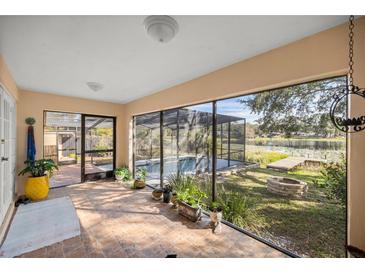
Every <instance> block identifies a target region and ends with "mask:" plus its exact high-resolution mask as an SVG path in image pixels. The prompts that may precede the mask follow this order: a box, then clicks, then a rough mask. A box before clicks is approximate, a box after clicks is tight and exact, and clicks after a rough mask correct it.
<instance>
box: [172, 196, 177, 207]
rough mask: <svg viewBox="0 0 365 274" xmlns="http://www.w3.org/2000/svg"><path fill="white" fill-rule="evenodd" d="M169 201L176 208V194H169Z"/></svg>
mask: <svg viewBox="0 0 365 274" xmlns="http://www.w3.org/2000/svg"><path fill="white" fill-rule="evenodd" d="M171 203H172V204H173V207H174V208H176V207H177V195H176V193H172V196H171Z"/></svg>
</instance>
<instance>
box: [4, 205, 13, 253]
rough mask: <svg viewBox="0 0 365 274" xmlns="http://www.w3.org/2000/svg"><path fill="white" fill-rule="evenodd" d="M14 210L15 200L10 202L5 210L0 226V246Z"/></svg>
mask: <svg viewBox="0 0 365 274" xmlns="http://www.w3.org/2000/svg"><path fill="white" fill-rule="evenodd" d="M14 212H15V201H13V202H12V203H11V204H10V206H9V209H8V211H7V212H6V215H5V218H4V221H3V223H2V224H1V226H0V246H1V245H2V243H3V242H4V240H5V236H6V233H7V232H8V229H9V226H10V223H11V220H12V219H13V216H14Z"/></svg>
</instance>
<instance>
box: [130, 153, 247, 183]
mask: <svg viewBox="0 0 365 274" xmlns="http://www.w3.org/2000/svg"><path fill="white" fill-rule="evenodd" d="M238 164H242V162H240V161H234V160H231V161H230V166H233V165H238ZM178 165H179V166H180V168H179V169H180V172H181V173H183V174H195V173H196V172H206V171H208V170H209V171H211V170H212V159H211V158H209V159H208V158H206V157H201V158H196V157H192V156H184V157H180V158H179V160H177V159H176V158H175V157H174V158H172V157H170V158H165V159H164V164H163V172H164V178H167V177H168V176H170V175H172V174H176V173H177V167H178ZM226 167H228V160H225V159H217V170H219V169H223V168H226ZM138 168H146V170H147V173H148V174H147V183H148V184H150V185H159V184H160V159H151V160H138V161H136V169H138Z"/></svg>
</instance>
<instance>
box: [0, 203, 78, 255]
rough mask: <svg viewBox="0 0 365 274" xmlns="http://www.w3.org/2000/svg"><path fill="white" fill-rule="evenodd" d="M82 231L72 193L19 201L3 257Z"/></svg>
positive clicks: (61, 239)
mask: <svg viewBox="0 0 365 274" xmlns="http://www.w3.org/2000/svg"><path fill="white" fill-rule="evenodd" d="M78 235H80V223H79V219H78V217H77V214H76V210H75V207H74V205H73V203H72V201H71V199H70V197H61V198H56V199H52V200H46V201H42V202H37V203H31V204H26V205H20V206H19V207H18V209H17V211H16V213H15V216H14V218H13V221H12V223H11V225H10V229H9V232H8V234H7V236H6V239H5V241H4V244H3V245H2V246H1V248H0V258H1V257H3V258H11V257H15V256H19V255H22V254H24V253H27V252H30V251H33V250H37V249H39V248H42V247H45V246H49V245H52V244H55V243H57V242H61V241H63V240H66V239H69V238H72V237H76V236H78Z"/></svg>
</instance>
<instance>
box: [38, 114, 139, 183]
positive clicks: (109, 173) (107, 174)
mask: <svg viewBox="0 0 365 274" xmlns="http://www.w3.org/2000/svg"><path fill="white" fill-rule="evenodd" d="M46 112H59V113H70V114H79V115H81V168H80V176H81V177H80V178H81V180H80V182H79V183H84V182H86V181H88V180H89V179H88V178H87V176H85V174H84V172H85V153H87V152H85V137H84V135H85V120H84V118H83V117H84V116H89V117H100V118H109V119H110V118H111V119H113V149H112V150H110V152H113V170H112V171H107V172H97V173H90V174H86V175H90V176H89V177H91V176H92V175H94V176H93V178H90V179H91V180H94V179H99V178H104V177H107V178H110V177H112V176H114V169H115V167H116V147H117V135H116V134H117V131H116V125H117V118H116V117H115V116H106V115H98V114H89V113H79V112H70V111H62V110H48V109H44V110H43V134H42V153H43V155H44V133H45V127H46V125H45V115H46ZM133 138H134V136H133ZM103 151H104V150H103ZM93 152H94V151H93ZM96 152H102V151H100V150H98V151H96ZM79 183H75V184H79ZM59 187H64V186H56V187H54V188H59Z"/></svg>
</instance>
